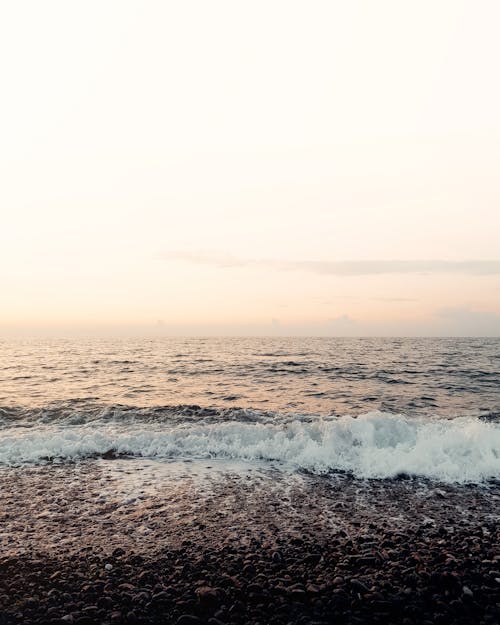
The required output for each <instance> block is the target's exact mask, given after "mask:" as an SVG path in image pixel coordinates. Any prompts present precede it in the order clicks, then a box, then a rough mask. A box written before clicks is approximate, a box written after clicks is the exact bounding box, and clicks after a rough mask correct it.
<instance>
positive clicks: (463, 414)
mask: <svg viewBox="0 0 500 625" xmlns="http://www.w3.org/2000/svg"><path fill="white" fill-rule="evenodd" d="M499 417H500V339H451V338H450V339H434V338H433V339H430V338H429V339H338V338H337V339H329V338H290V339H287V338H241V339H239V338H189V339H188V338H167V337H165V338H151V339H149V338H148V339H72V340H70V339H50V340H49V339H46V340H41V339H32V340H28V339H24V340H2V341H0V466H4V467H7V466H11V467H12V466H16V467H20V468H22V467H23V466H33V465H43V464H47V463H67V462H82V461H85V462H98V461H99V459H102V458H105V459H109V460H112V459H114V458H130V459H132V460H135V461H142V462H144V461H147V462H166V461H184V462H185V461H191V460H194V461H197V460H203V461H206V460H214V461H224V462H227V461H236V462H238V463H240V464H241V463H243V464H245V463H250V464H251V463H256V462H257V463H260V464H261V465H262V464H264V465H268V466H272V467H273V468H275V469H277V470H282V471H292V472H304V471H306V472H310V473H313V474H321V475H326V476H328V475H334V474H339V473H348V474H351V475H353V476H355V477H359V478H377V479H380V478H394V477H400V476H416V477H424V478H429V479H431V480H436V481H441V482H448V483H459V484H460V483H477V484H484V483H487V482H488V481H492V480H498V479H500V418H499ZM205 464H206V462H205Z"/></svg>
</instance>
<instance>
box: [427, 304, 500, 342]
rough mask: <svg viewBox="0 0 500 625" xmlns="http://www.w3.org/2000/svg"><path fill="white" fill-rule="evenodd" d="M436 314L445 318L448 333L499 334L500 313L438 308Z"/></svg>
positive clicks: (469, 334)
mask: <svg viewBox="0 0 500 625" xmlns="http://www.w3.org/2000/svg"><path fill="white" fill-rule="evenodd" d="M436 316H437V317H440V318H442V319H444V320H445V324H446V327H447V328H448V329H449V331H450V333H453V331H458V332H459V334H460V335H467V336H499V335H500V315H499V314H497V313H495V312H485V311H480V310H472V309H470V308H466V307H463V308H440V309H439V310H437V311H436Z"/></svg>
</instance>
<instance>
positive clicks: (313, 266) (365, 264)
mask: <svg viewBox="0 0 500 625" xmlns="http://www.w3.org/2000/svg"><path fill="white" fill-rule="evenodd" d="M160 258H161V259H163V260H174V261H185V262H190V263H196V264H200V265H209V266H213V267H218V268H220V269H228V268H234V267H265V268H268V269H276V270H278V271H303V272H307V273H314V274H320V275H332V276H369V275H381V274H431V273H432V274H436V273H441V274H442V273H451V274H466V275H474V276H493V275H500V260H464V261H452V260H343V261H320V260H272V259H260V260H258V259H244V258H237V257H233V256H229V255H228V256H225V255H219V254H212V253H210V252H193V253H190V252H176V251H173V252H166V253H163V254H161V255H160Z"/></svg>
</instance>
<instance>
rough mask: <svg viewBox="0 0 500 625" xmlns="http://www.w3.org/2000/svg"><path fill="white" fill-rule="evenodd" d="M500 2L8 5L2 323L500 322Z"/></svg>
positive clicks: (172, 328)
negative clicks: (499, 69) (499, 28)
mask: <svg viewBox="0 0 500 625" xmlns="http://www.w3.org/2000/svg"><path fill="white" fill-rule="evenodd" d="M499 24H500V2H497V1H496V0H491V1H488V0H467V1H460V0H450V1H448V0H429V1H427V0H419V2H414V1H412V0H391V1H389V0H376V1H375V0H366V1H353V0H351V1H349V2H345V1H335V0H328V1H325V2H322V1H315V0H303V1H295V2H294V1H293V0H284V1H278V0H265V1H262V2H261V1H259V0H252V2H243V1H239V0H229V1H227V2H226V1H219V0H211V1H210V2H208V1H206V0H200V1H190V0H183V1H175V2H168V1H166V0H162V1H160V0H158V1H154V0H137V1H127V0H117V1H112V0H97V1H92V0H86V1H85V2H77V1H76V0H61V1H59V2H54V1H51V0H45V1H44V2H40V1H39V0H35V1H31V2H30V1H24V0H17V1H15V2H14V1H12V2H4V3H1V5H0V79H1V98H0V216H1V222H0V225H1V227H0V304H1V305H0V336H10V335H30V334H44V333H45V334H67V333H69V334H71V333H98V334H106V333H111V334H120V333H123V334H129V333H132V334H142V333H143V334H260V335H263V334H264V335H265V334H280V335H288V334H319V335H378V334H380V335H427V334H429V335H440V334H444V335H499V336H500V176H499V173H500V81H499V80H498V66H499V61H500V37H499V36H498V27H499Z"/></svg>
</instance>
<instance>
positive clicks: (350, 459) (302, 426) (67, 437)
mask: <svg viewBox="0 0 500 625" xmlns="http://www.w3.org/2000/svg"><path fill="white" fill-rule="evenodd" d="M231 414H232V416H233V420H226V421H221V420H218V421H217V420H213V419H211V414H208V415H206V418H205V419H204V418H200V417H198V419H197V420H196V419H191V420H189V419H188V420H184V421H177V422H171V423H168V422H158V421H154V420H151V421H149V422H146V421H144V420H135V421H134V420H133V419H130V418H129V419H125V420H123V419H122V420H120V419H118V418H116V414H115V416H114V418H111V417H109V414H108V415H103V414H102V412H101V414H100V416H99V415H94V418H93V419H83V418H80V419H77V418H76V417H75V418H74V419H73V421H70V420H69V419H66V420H65V422H54V421H49V422H45V423H44V422H43V421H37V422H36V423H32V424H31V425H30V426H29V427H27V424H24V426H21V427H20V424H17V425H16V426H13V425H12V423H10V424H9V425H7V427H6V426H5V424H4V427H3V428H2V438H1V439H0V463H1V464H3V465H11V466H12V465H20V464H25V463H35V464H40V463H44V462H47V461H63V462H64V461H78V460H82V459H86V458H92V457H96V456H104V457H114V456H130V457H142V458H157V459H206V458H225V459H238V460H243V461H265V462H275V463H283V464H284V465H286V466H287V467H290V468H292V469H295V470H306V471H310V472H312V473H316V474H326V473H330V472H335V471H337V472H338V471H342V472H349V473H351V474H353V475H354V476H356V477H360V478H378V479H379V478H394V477H397V476H400V475H402V474H404V475H409V476H419V477H425V478H430V479H434V480H439V481H443V482H450V483H481V482H484V481H487V480H492V479H499V478H500V424H499V423H497V422H492V421H487V420H484V419H480V418H475V417H458V418H456V419H452V420H448V419H431V418H409V417H406V416H404V415H393V414H388V413H383V412H370V413H367V414H364V415H361V416H358V417H356V418H355V417H350V416H343V417H336V418H333V417H332V418H330V419H326V418H320V417H316V418H314V419H313V418H311V416H309V417H308V418H294V419H293V420H290V419H289V420H285V419H281V420H280V419H279V418H278V417H277V416H275V417H274V418H273V417H272V415H268V416H267V418H266V419H264V418H259V417H258V415H257V416H256V415H255V414H254V413H249V414H248V415H247V417H248V418H246V419H245V418H244V414H245V411H240V415H239V416H240V418H238V419H237V420H236V419H235V418H234V417H235V416H236V414H237V413H235V412H234V411H233V413H231ZM252 415H253V416H252ZM122 416H123V415H122Z"/></svg>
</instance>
